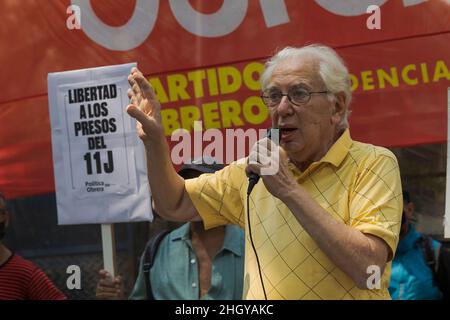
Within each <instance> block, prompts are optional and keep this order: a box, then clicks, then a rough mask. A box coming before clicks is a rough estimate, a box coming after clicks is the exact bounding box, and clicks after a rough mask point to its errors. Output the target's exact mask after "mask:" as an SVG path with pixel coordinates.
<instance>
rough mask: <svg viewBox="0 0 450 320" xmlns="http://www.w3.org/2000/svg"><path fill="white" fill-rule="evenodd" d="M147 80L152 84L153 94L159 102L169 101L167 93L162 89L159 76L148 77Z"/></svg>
mask: <svg viewBox="0 0 450 320" xmlns="http://www.w3.org/2000/svg"><path fill="white" fill-rule="evenodd" d="M148 81H149V82H150V84H151V85H152V87H153V90H155V95H156V97H157V98H158V101H159V102H160V103H166V102H169V98H168V97H167V93H166V91H165V90H164V87H163V86H162V83H161V81H160V80H159V78H150V79H148Z"/></svg>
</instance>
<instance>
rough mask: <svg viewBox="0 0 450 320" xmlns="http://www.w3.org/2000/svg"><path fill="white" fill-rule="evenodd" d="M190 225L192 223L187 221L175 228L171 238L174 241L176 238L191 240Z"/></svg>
mask: <svg viewBox="0 0 450 320" xmlns="http://www.w3.org/2000/svg"><path fill="white" fill-rule="evenodd" d="M190 227H191V223H190V222H188V223H185V224H183V225H182V226H181V227H178V228H177V229H175V230H173V231H172V232H171V233H170V239H171V240H172V241H175V240H180V239H181V240H189V239H190V236H189V232H190Z"/></svg>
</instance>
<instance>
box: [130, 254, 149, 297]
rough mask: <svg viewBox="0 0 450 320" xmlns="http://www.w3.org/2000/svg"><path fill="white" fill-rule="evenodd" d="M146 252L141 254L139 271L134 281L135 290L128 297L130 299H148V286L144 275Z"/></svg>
mask: <svg viewBox="0 0 450 320" xmlns="http://www.w3.org/2000/svg"><path fill="white" fill-rule="evenodd" d="M144 254H145V252H144V253H143V254H142V256H141V260H140V262H139V273H138V276H137V278H136V282H135V283H134V287H133V291H132V292H131V294H130V296H129V297H128V299H129V300H146V299H147V292H146V290H147V288H146V286H145V278H144V277H145V275H144Z"/></svg>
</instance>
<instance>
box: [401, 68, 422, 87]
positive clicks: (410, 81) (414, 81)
mask: <svg viewBox="0 0 450 320" xmlns="http://www.w3.org/2000/svg"><path fill="white" fill-rule="evenodd" d="M411 70H414V71H415V70H416V66H415V65H414V64H408V65H407V66H405V67H404V68H403V69H402V79H403V81H405V83H406V84H409V85H410V86H415V85H416V84H417V83H419V80H417V78H414V79H411V78H410V77H409V76H408V72H409V71H411Z"/></svg>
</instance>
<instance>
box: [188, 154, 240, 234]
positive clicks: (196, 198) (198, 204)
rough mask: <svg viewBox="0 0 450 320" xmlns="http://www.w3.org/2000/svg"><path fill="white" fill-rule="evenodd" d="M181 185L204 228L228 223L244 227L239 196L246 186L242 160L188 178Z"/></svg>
mask: <svg viewBox="0 0 450 320" xmlns="http://www.w3.org/2000/svg"><path fill="white" fill-rule="evenodd" d="M185 188H186V191H187V192H188V194H189V197H190V198H191V200H192V202H193V203H194V206H195V208H196V209H197V211H198V212H199V214H200V216H201V217H202V219H203V222H204V224H205V228H206V229H209V228H214V227H217V226H220V225H225V224H230V223H231V224H237V225H240V226H241V227H244V223H245V216H244V205H243V201H242V198H241V194H242V191H243V190H244V188H247V184H246V175H245V164H244V163H240V164H238V163H236V162H234V163H231V164H230V165H228V166H227V167H225V168H224V169H222V170H220V171H217V172H215V173H214V174H202V175H201V176H200V177H198V178H194V179H188V180H186V181H185Z"/></svg>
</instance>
